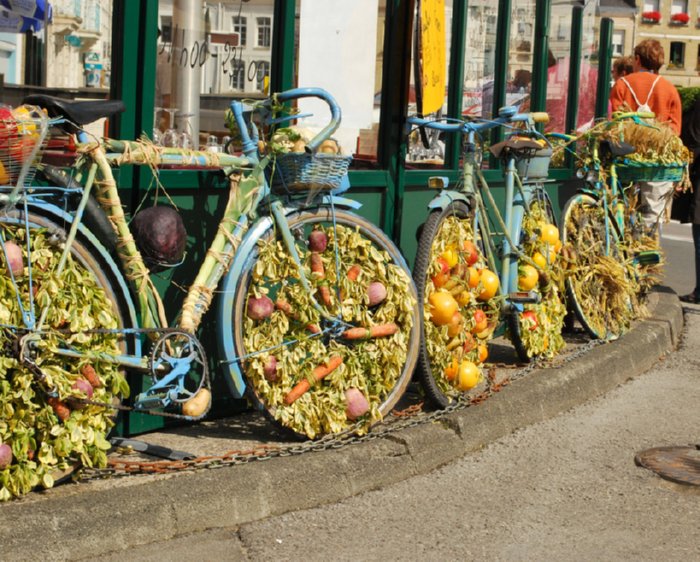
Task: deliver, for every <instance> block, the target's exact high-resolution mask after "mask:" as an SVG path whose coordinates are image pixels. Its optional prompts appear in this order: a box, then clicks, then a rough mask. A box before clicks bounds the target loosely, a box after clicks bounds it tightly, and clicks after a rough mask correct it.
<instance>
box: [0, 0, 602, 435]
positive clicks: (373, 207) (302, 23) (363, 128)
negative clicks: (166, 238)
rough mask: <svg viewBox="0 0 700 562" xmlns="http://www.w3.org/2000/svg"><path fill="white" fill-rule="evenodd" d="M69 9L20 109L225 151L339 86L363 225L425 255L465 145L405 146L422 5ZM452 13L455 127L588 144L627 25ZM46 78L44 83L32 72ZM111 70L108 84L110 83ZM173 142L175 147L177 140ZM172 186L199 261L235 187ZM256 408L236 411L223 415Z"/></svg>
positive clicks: (569, 9)
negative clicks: (78, 101)
mask: <svg viewBox="0 0 700 562" xmlns="http://www.w3.org/2000/svg"><path fill="white" fill-rule="evenodd" d="M54 4H55V5H54V19H53V22H51V23H50V24H48V25H47V27H46V29H45V31H44V32H43V33H44V35H41V36H40V37H39V40H37V39H36V37H32V38H30V37H29V35H28V34H27V35H25V37H23V39H24V41H23V43H22V45H21V46H20V45H18V46H17V47H16V53H15V54H16V55H17V58H18V59H21V58H22V57H20V52H22V53H23V59H22V60H18V62H17V63H16V64H15V67H16V68H20V69H21V67H22V64H24V66H25V71H24V74H23V76H20V74H22V73H21V72H16V73H15V75H16V76H15V80H14V83H13V81H12V80H8V79H7V71H6V79H5V86H4V94H3V95H4V101H5V102H6V103H9V104H13V105H15V104H17V103H19V102H20V100H21V98H22V96H23V95H24V94H26V93H28V92H33V91H37V90H38V91H42V92H47V93H50V94H53V95H60V96H64V97H74V98H105V97H111V98H120V99H122V100H123V101H124V102H125V105H126V111H125V112H124V113H123V114H121V115H120V116H119V117H118V118H116V119H113V120H112V122H111V123H109V124H108V132H109V135H110V136H113V137H116V138H125V139H134V138H137V137H139V136H140V135H141V134H142V133H144V132H146V133H148V135H149V136H150V137H152V138H153V137H154V136H155V137H160V138H161V141H162V142H175V143H177V142H179V143H185V145H186V146H192V145H199V146H200V147H204V145H205V144H206V145H209V146H210V147H211V148H212V149H213V150H220V149H222V147H223V145H224V143H225V140H226V139H225V138H224V137H225V136H226V135H227V134H228V131H226V129H225V127H224V124H223V115H224V111H225V109H226V107H227V104H228V100H230V99H231V98H233V97H236V98H252V99H256V98H258V99H259V98H262V97H264V95H265V93H264V92H265V91H267V90H268V89H269V91H273V92H274V91H282V90H285V89H289V88H293V87H297V86H317V87H322V88H325V89H326V90H328V91H329V92H330V93H331V94H333V95H334V96H335V97H336V99H337V100H338V102H339V104H340V106H341V108H342V109H343V124H342V125H341V129H340V130H339V131H338V136H339V139H340V142H341V146H342V147H343V149H344V151H345V152H347V153H349V154H353V156H354V161H353V164H352V167H351V172H350V182H351V185H352V190H351V191H350V192H349V193H348V195H349V197H351V198H354V199H356V200H358V201H360V202H361V203H362V204H363V207H362V209H361V211H360V212H361V214H363V215H365V216H366V217H368V218H369V219H370V220H372V221H373V222H375V223H376V224H378V225H380V226H381V227H382V228H383V229H384V231H385V232H387V233H388V234H390V235H391V236H392V237H393V238H394V240H395V241H396V242H397V243H398V244H399V245H400V247H401V249H402V251H403V252H404V254H405V255H406V257H407V259H408V261H409V262H411V261H412V259H413V256H414V254H415V251H416V238H415V234H416V229H417V227H418V226H419V225H420V224H421V223H422V222H423V220H424V219H425V217H426V215H427V203H428V201H429V200H430V198H431V197H432V195H433V193H432V192H430V191H429V190H428V189H427V188H426V187H425V186H426V181H427V179H428V178H429V177H430V176H432V175H442V176H448V177H449V178H450V181H451V182H455V181H458V179H459V172H460V143H459V142H458V139H455V138H438V137H436V138H433V139H432V141H431V143H430V145H429V146H428V147H426V146H424V145H423V144H422V143H421V142H420V139H419V138H418V136H417V135H415V134H414V135H411V136H409V137H407V135H406V128H405V121H406V117H407V116H408V115H410V114H415V112H416V100H415V88H414V86H413V72H412V68H413V39H414V34H413V29H414V20H415V12H416V4H417V0H353V1H352V2H349V1H348V0H296V1H292V0H229V1H219V2H215V1H208V0H114V1H113V2H94V1H93V2H91V1H89V0H83V1H82V2H81V1H78V2H56V3H54ZM444 4H445V7H444V9H445V22H446V24H447V25H446V28H447V29H446V52H447V87H446V89H445V96H444V103H443V107H442V113H443V115H446V116H450V117H459V116H462V115H465V116H468V115H473V116H477V117H488V116H491V115H493V114H494V112H496V111H497V110H498V108H499V107H502V106H504V105H511V104H517V105H520V106H521V108H523V109H524V108H529V110H531V111H547V112H549V113H550V115H551V116H552V120H551V122H550V124H549V125H548V127H551V129H552V130H560V131H561V130H565V131H573V130H576V129H579V128H581V127H585V126H586V124H587V123H589V122H590V121H591V120H592V119H593V118H594V117H595V116H602V115H605V114H606V113H607V97H608V90H609V80H610V58H609V53H610V48H609V47H610V42H611V36H612V22H611V21H610V20H607V19H601V18H600V17H599V16H598V13H597V10H598V6H597V4H598V3H597V2H586V3H584V2H579V1H574V0H563V1H557V0H500V1H499V2H489V1H487V0H478V1H468V0H464V1H460V0H445V2H444ZM87 16H90V17H89V18H88V17H87ZM89 26H92V28H88V27H89ZM18 43H19V42H18ZM30 47H31V48H30ZM42 47H43V49H42ZM71 49H72V50H71ZM61 57H62V58H61ZM76 57H77V58H76ZM69 60H70V61H73V62H70V65H73V66H75V64H76V63H75V60H77V65H78V68H77V70H75V69H74V70H73V73H74V76H76V77H78V78H77V79H82V78H85V82H84V83H82V84H79V83H75V80H77V79H74V83H73V84H71V83H66V80H65V76H63V74H70V68H73V67H71V66H70V65H69V66H68V67H66V68H68V69H69V70H67V71H65V72H63V71H60V70H57V69H59V68H61V67H60V66H58V65H59V64H62V62H61V61H64V62H65V61H69ZM65 64H68V63H65ZM34 66H38V67H39V68H41V69H42V70H41V72H36V68H34V70H33V71H32V72H30V71H29V70H30V69H31V68H32V67H34ZM98 67H99V68H98ZM96 69H97V70H101V74H99V73H98V74H97V78H96V77H95V72H96ZM90 72H92V73H93V74H90ZM59 73H60V74H61V76H59ZM88 75H89V76H88ZM81 77H82V78H81ZM90 81H92V82H90ZM32 84H33V85H32ZM167 109H170V111H167ZM320 119H321V120H322V119H323V117H322V116H321V117H320ZM154 121H157V124H158V127H157V130H155V129H156V128H154ZM501 134H502V133H501ZM168 135H169V136H170V137H172V138H171V140H170V141H166V140H165V139H166V137H167V136H168ZM175 137H177V138H175ZM172 139H175V140H172ZM573 175H574V174H573V168H572V163H571V161H570V160H565V161H564V162H563V163H562V164H561V167H559V168H557V169H552V170H551V172H550V179H551V180H553V181H552V182H551V183H550V184H549V185H548V191H549V192H550V195H551V197H552V200H553V203H554V206H555V209H559V208H560V207H561V205H563V203H564V201H565V200H566V198H567V197H568V195H569V194H570V193H571V189H572V187H571V183H572V181H571V180H572V177H573ZM500 177H501V172H500V170H499V169H498V162H496V161H492V162H490V163H489V169H488V170H487V171H486V179H487V180H488V181H489V182H490V183H492V184H493V185H495V186H498V182H499V178H500ZM118 181H119V182H120V185H121V186H122V187H123V188H124V190H125V193H124V194H123V198H124V200H125V201H130V204H131V210H132V211H133V210H135V209H136V208H137V207H138V205H139V204H140V203H141V202H142V200H143V198H144V196H146V197H151V196H152V194H153V193H155V190H154V189H153V187H154V182H153V177H152V174H151V172H150V171H149V170H148V169H147V168H146V167H141V168H138V169H128V168H124V169H121V170H120V171H119V176H118ZM160 181H161V183H162V185H163V186H164V187H165V188H166V190H167V191H168V193H169V195H170V196H171V197H172V199H173V201H174V202H175V203H176V204H177V205H178V206H179V207H180V210H181V212H182V214H183V217H184V219H185V223H186V226H187V230H188V233H189V238H190V243H191V244H192V247H191V250H190V253H189V256H188V261H189V262H190V263H197V259H198V257H199V256H200V255H201V254H202V252H203V251H205V250H206V248H207V246H208V244H209V242H210V241H211V239H212V237H213V235H214V230H215V228H216V224H217V221H216V220H215V218H216V217H218V216H219V215H220V213H221V212H222V206H223V205H224V204H225V194H226V192H225V191H224V190H223V189H222V188H223V187H224V182H223V181H222V178H219V177H218V176H216V175H214V174H211V173H205V172H198V171H173V170H169V171H163V172H162V173H161V174H160ZM496 193H497V194H498V189H497V190H496ZM187 265H188V264H185V266H184V267H181V268H179V269H178V270H176V271H175V272H173V273H172V274H167V275H166V276H165V277H164V278H163V279H161V280H159V281H158V282H160V283H161V286H162V287H163V291H164V292H166V287H168V288H167V292H166V294H165V301H166V303H167V304H168V306H170V307H172V309H173V310H177V307H178V306H179V303H180V302H181V298H182V297H181V295H182V291H181V289H179V288H178V287H182V286H186V285H187V284H188V283H189V282H190V281H191V273H190V272H191V271H192V268H191V267H187ZM169 280H172V281H174V283H172V284H169V283H168V281H169ZM215 330H216V325H215V323H213V322H212V323H209V324H207V325H206V327H205V335H204V341H205V342H209V341H211V342H212V344H211V345H212V347H211V349H215V343H214V342H213V338H212V337H211V334H213V333H215ZM207 332H208V334H209V335H208V336H207ZM210 353H211V352H210ZM214 361H215V359H214ZM213 374H214V377H215V376H216V371H215V370H213ZM132 382H134V381H132ZM136 386H138V385H136ZM214 386H215V395H216V391H217V390H219V391H220V392H219V393H218V394H219V396H225V395H226V389H225V385H224V384H222V383H221V381H219V382H218V383H217V381H216V380H215V381H214ZM243 407H244V404H242V403H236V404H232V402H231V401H230V400H226V399H221V400H219V403H218V407H215V412H216V413H220V414H223V413H225V412H231V411H232V410H236V409H240V408H243ZM125 421H126V422H127V424H126V425H125V426H123V427H122V431H123V432H125V433H138V432H141V431H145V430H148V429H153V428H157V427H160V426H161V425H162V423H163V421H162V420H161V419H160V418H150V417H145V416H131V418H130V419H129V420H125Z"/></svg>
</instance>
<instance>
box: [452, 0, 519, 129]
mask: <svg viewBox="0 0 700 562" xmlns="http://www.w3.org/2000/svg"><path fill="white" fill-rule="evenodd" d="M497 16H498V3H496V2H494V3H488V4H486V3H485V4H481V5H476V6H471V5H470V6H469V12H468V14H467V36H466V41H465V45H464V48H465V51H466V53H465V57H464V90H463V93H462V113H463V114H464V115H465V116H469V115H473V116H478V117H491V115H492V113H493V84H494V78H495V66H496V23H497ZM528 88H529V84H528Z"/></svg>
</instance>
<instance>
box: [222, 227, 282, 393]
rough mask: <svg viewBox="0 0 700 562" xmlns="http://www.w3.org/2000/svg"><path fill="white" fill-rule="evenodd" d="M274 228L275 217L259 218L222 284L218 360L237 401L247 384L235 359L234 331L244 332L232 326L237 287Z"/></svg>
mask: <svg viewBox="0 0 700 562" xmlns="http://www.w3.org/2000/svg"><path fill="white" fill-rule="evenodd" d="M246 223H247V218H246V217H242V218H241V220H240V221H239V226H238V227H237V228H236V230H235V231H234V236H240V235H241V233H242V232H243V230H244V229H245V227H246ZM271 226H272V217H270V216H265V217H262V218H260V219H258V220H257V221H256V222H255V223H254V224H253V225H252V226H251V227H250V229H249V230H248V232H246V233H245V235H244V237H243V240H242V241H241V244H240V246H239V247H238V250H237V251H236V254H235V256H234V258H233V262H232V263H231V267H230V268H229V270H228V273H227V274H226V275H225V277H224V279H223V281H222V285H221V298H220V299H219V306H218V309H217V311H216V312H217V322H218V326H219V329H218V330H217V341H218V348H219V357H221V359H222V362H221V369H222V372H223V375H224V378H225V379H226V384H227V385H228V388H229V391H230V392H231V395H232V396H233V397H234V398H242V397H243V395H244V393H245V389H246V382H245V378H244V376H243V370H242V369H241V366H240V364H239V360H238V358H237V357H236V348H235V345H234V343H233V342H234V334H233V331H234V329H241V326H234V325H233V299H234V295H235V294H236V288H237V287H238V283H239V282H240V279H241V275H242V273H243V270H244V268H245V267H246V265H248V263H249V261H250V260H251V259H252V256H253V250H254V249H255V245H256V244H257V242H258V240H259V239H260V237H261V236H262V235H263V234H265V232H266V231H267V230H268V229H269V228H270V227H271Z"/></svg>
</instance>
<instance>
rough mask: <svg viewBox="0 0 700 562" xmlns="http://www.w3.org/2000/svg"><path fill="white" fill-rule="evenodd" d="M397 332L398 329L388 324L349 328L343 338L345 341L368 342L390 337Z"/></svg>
mask: <svg viewBox="0 0 700 562" xmlns="http://www.w3.org/2000/svg"><path fill="white" fill-rule="evenodd" d="M398 331H399V327H398V326H397V325H396V324H394V323H393V322H390V323H389V324H379V325H377V326H372V327H371V328H350V329H349V330H345V332H343V337H344V338H345V339H347V340H368V339H371V338H382V337H385V336H391V335H393V334H395V333H396V332H398Z"/></svg>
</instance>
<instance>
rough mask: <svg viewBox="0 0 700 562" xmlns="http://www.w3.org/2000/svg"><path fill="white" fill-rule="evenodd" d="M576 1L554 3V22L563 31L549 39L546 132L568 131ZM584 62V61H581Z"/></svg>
mask: <svg viewBox="0 0 700 562" xmlns="http://www.w3.org/2000/svg"><path fill="white" fill-rule="evenodd" d="M577 4H578V2H576V1H575V0H567V1H565V2H558V3H555V4H552V11H551V21H552V24H555V23H554V22H556V24H555V25H556V26H557V28H558V29H559V30H560V31H561V33H560V34H558V36H557V38H556V39H554V38H553V37H552V36H551V35H550V38H549V52H548V53H547V97H546V100H545V111H546V112H547V113H549V123H548V124H547V125H546V127H545V129H546V130H547V131H559V132H564V131H565V130H566V111H567V103H566V102H567V97H568V88H569V74H570V73H569V64H570V53H571V18H572V7H573V6H575V5H577ZM582 63H583V61H582Z"/></svg>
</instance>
